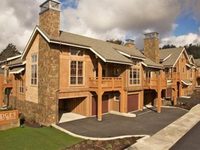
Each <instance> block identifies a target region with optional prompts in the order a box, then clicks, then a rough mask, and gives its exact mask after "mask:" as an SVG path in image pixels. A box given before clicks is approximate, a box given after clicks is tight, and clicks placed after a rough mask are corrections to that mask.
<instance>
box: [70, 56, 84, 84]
mask: <svg viewBox="0 0 200 150" xmlns="http://www.w3.org/2000/svg"><path fill="white" fill-rule="evenodd" d="M72 62H75V76H72V69H71V67H72ZM79 63H82V75H81V76H79ZM69 66H70V67H69V85H70V86H84V85H85V71H84V68H85V63H84V61H83V60H71V61H70V63H69ZM72 77H73V78H75V83H74V84H73V83H72ZM79 78H82V83H79Z"/></svg>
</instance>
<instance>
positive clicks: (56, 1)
mask: <svg viewBox="0 0 200 150" xmlns="http://www.w3.org/2000/svg"><path fill="white" fill-rule="evenodd" d="M49 1H52V2H55V3H57V4H60V1H59V0H46V1H45V2H43V3H42V4H41V5H40V7H42V6H43V5H44V4H46V3H48V2H49Z"/></svg>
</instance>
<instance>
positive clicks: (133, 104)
mask: <svg viewBox="0 0 200 150" xmlns="http://www.w3.org/2000/svg"><path fill="white" fill-rule="evenodd" d="M138 101H139V94H131V95H128V103H127V104H128V106H127V108H128V112H131V111H135V110H138Z"/></svg>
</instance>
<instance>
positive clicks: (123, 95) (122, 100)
mask: <svg viewBox="0 0 200 150" xmlns="http://www.w3.org/2000/svg"><path fill="white" fill-rule="evenodd" d="M120 96H121V98H120V112H121V113H125V112H126V109H125V108H126V106H125V105H126V104H127V93H126V91H124V90H121V91H120Z"/></svg>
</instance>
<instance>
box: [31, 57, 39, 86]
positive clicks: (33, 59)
mask: <svg viewBox="0 0 200 150" xmlns="http://www.w3.org/2000/svg"><path fill="white" fill-rule="evenodd" d="M37 61H38V60H37V55H36V54H34V55H32V57H31V62H32V65H31V84H32V85H37Z"/></svg>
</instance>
